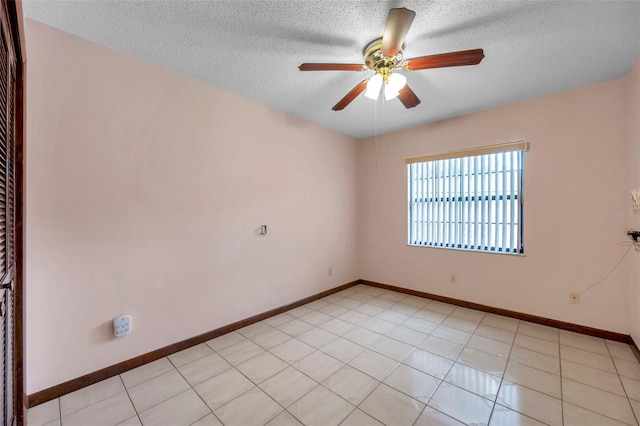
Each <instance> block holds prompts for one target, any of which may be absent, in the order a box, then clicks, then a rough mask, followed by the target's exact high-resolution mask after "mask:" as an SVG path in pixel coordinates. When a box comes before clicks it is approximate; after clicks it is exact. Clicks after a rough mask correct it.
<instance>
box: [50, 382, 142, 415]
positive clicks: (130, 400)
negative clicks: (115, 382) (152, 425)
mask: <svg viewBox="0 0 640 426" xmlns="http://www.w3.org/2000/svg"><path fill="white" fill-rule="evenodd" d="M118 379H120V383H122V387H123V388H124V391H125V392H126V393H127V398H129V402H130V403H131V406H132V407H133V411H134V412H135V413H136V417H137V418H138V421H139V422H140V424H142V419H141V418H140V415H139V414H138V410H137V409H136V406H135V405H134V404H133V399H131V395H129V389H127V387H126V386H125V385H124V380H122V377H121V376H120V374H118ZM131 418H133V417H131ZM126 420H127V419H125V421H126ZM60 425H61V426H62V419H61V420H60Z"/></svg>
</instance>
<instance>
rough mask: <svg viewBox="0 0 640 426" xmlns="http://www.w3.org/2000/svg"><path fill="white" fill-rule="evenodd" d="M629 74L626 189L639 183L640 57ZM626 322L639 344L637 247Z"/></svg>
mask: <svg viewBox="0 0 640 426" xmlns="http://www.w3.org/2000/svg"><path fill="white" fill-rule="evenodd" d="M627 78H628V80H629V81H628V85H629V87H628V96H629V98H628V100H629V104H628V108H629V110H628V115H627V117H628V132H629V133H628V141H629V156H628V157H627V158H628V164H629V184H628V187H629V189H630V190H631V189H633V188H638V187H640V59H638V60H637V61H636V64H635V66H634V67H633V70H632V71H631V73H630V74H629V76H628V77H627ZM629 228H633V229H636V230H637V229H640V217H639V216H630V217H629ZM629 325H630V328H631V330H630V331H631V337H633V340H634V341H635V342H636V344H640V250H636V251H635V252H632V253H630V261H629Z"/></svg>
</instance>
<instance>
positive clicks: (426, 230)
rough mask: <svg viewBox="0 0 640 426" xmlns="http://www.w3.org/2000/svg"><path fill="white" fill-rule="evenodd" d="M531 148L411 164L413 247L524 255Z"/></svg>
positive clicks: (522, 145)
mask: <svg viewBox="0 0 640 426" xmlns="http://www.w3.org/2000/svg"><path fill="white" fill-rule="evenodd" d="M527 150H528V143H527V142H524V141H522V142H513V143H507V144H501V145H493V146H487V147H483V148H475V149H468V150H463V151H455V152H450V153H446V154H438V155H430V156H426V157H417V158H409V159H407V160H406V161H405V162H406V164H407V174H408V187H409V191H408V194H409V196H408V198H409V202H408V208H409V237H408V238H409V245H413V246H425V247H442V248H452V249H463V250H475V251H483V252H496V253H524V244H523V240H522V213H523V209H522V173H523V166H524V152H525V151H527Z"/></svg>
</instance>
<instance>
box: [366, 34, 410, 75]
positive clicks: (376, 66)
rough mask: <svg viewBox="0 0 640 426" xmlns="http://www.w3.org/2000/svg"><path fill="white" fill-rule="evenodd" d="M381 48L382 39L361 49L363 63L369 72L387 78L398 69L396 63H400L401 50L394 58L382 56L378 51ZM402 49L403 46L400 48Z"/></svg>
mask: <svg viewBox="0 0 640 426" xmlns="http://www.w3.org/2000/svg"><path fill="white" fill-rule="evenodd" d="M381 47H382V37H380V38H377V39H375V40H373V41H372V42H370V43H369V44H367V46H366V47H365V48H364V49H363V51H362V54H363V56H364V63H365V64H366V66H367V68H368V69H370V70H371V71H375V72H376V73H378V74H382V76H383V77H388V76H389V74H390V73H391V70H392V69H394V68H397V67H398V63H399V62H400V61H402V55H403V49H400V50H399V51H398V53H397V54H396V55H394V56H384V54H383V53H382V51H381V50H380V49H381ZM402 47H403V48H404V45H403V46H402Z"/></svg>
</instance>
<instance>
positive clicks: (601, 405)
mask: <svg viewBox="0 0 640 426" xmlns="http://www.w3.org/2000/svg"><path fill="white" fill-rule="evenodd" d="M638 418H640V364H639V363H638V361H637V360H636V358H635V357H634V355H633V353H632V351H631V349H630V348H629V346H628V345H626V344H622V343H618V342H612V341H605V340H603V339H599V338H594V337H590V336H584V335H581V334H576V333H571V332H567V331H564V330H558V329H555V328H550V327H545V326H541V325H537V324H532V323H528V322H524V321H518V320H515V319H512V318H507V317H501V316H497V315H492V314H486V313H484V312H479V311H475V310H471V309H466V308H461V307H456V306H453V305H448V304H445V303H441V302H436V301H432V300H428V299H422V298H418V297H413V296H407V295H405V294H400V293H396V292H391V291H385V290H381V289H378V288H374V287H369V286H366V285H357V286H355V287H352V288H350V289H347V290H344V291H342V292H340V293H337V294H334V295H331V296H328V297H325V298H324V299H321V300H317V301H314V302H311V303H309V304H307V305H305V306H301V307H298V308H296V309H293V310H291V311H288V312H286V313H283V314H280V315H277V316H274V317H272V318H269V319H267V320H265V321H262V322H259V323H256V324H253V325H250V326H248V327H245V328H243V329H241V330H238V331H237V332H232V333H229V334H226V335H224V336H221V337H218V338H216V339H213V340H211V341H209V342H206V344H204V343H203V344H201V345H198V346H195V347H192V348H189V349H187V350H184V351H182V352H179V353H176V354H173V355H171V356H169V357H167V358H163V359H160V360H158V361H155V362H152V363H150V364H147V365H144V366H142V367H139V368H136V369H135V370H131V371H128V372H126V373H124V374H121V375H120V376H116V377H112V378H110V379H107V380H104V381H103V382H100V383H97V384H95V385H92V386H89V387H87V388H84V389H81V390H79V391H77V392H73V393H71V394H69V395H65V396H63V397H61V398H59V399H56V400H53V401H50V402H47V403H45V404H42V405H40V406H37V407H34V408H32V409H31V410H29V412H28V424H29V426H42V425H48V426H53V425H63V426H74V425H80V426H93V425H140V424H144V425H162V426H180V425H201V426H204V425H220V424H223V425H240V426H252V425H265V424H267V425H270V426H275V425H279V426H283V425H300V424H304V425H318V426H332V425H342V426H353V425H380V424H384V425H390V426H403V425H416V426H418V425H423V426H424V425H460V424H468V425H485V424H490V425H508V426H516V425H541V424H547V425H563V424H564V425H566V426H569V425H579V426H584V425H597V426H603V425H622V424H628V425H638Z"/></svg>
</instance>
